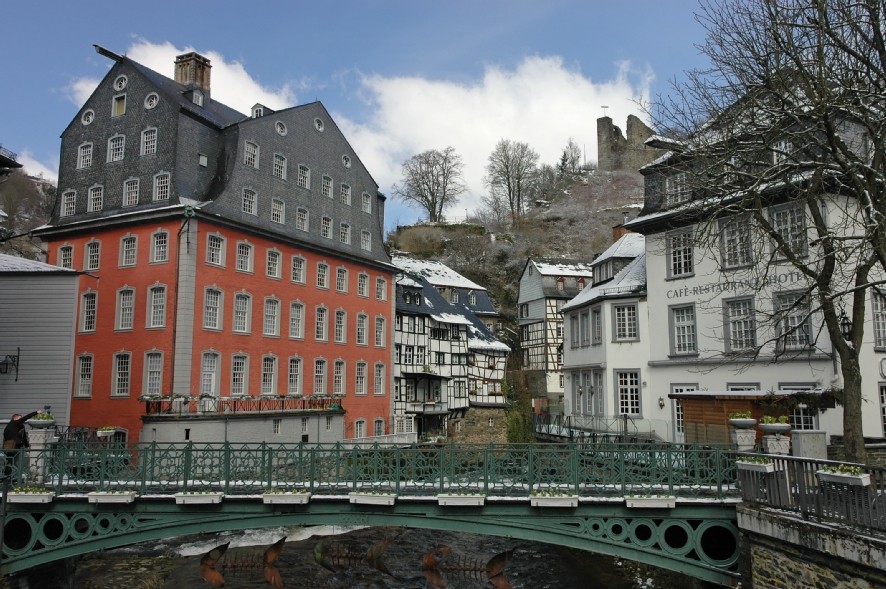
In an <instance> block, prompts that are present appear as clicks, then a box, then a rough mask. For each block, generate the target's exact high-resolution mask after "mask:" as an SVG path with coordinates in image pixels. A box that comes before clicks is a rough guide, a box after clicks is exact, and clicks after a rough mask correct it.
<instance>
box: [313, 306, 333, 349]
mask: <svg viewBox="0 0 886 589" xmlns="http://www.w3.org/2000/svg"><path fill="white" fill-rule="evenodd" d="M328 323H329V320H328V311H327V309H326V307H317V311H316V314H315V316H314V339H315V340H317V341H318V342H325V341H326V340H327V339H329V332H328Z"/></svg>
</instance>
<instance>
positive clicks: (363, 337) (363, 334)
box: [357, 313, 369, 346]
mask: <svg viewBox="0 0 886 589" xmlns="http://www.w3.org/2000/svg"><path fill="white" fill-rule="evenodd" d="M368 324H369V317H367V316H366V315H364V314H363V313H360V314H359V315H357V345H358V346H365V345H368V344H369V336H368V328H369V325H368Z"/></svg>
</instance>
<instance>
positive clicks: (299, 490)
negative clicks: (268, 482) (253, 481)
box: [261, 486, 311, 505]
mask: <svg viewBox="0 0 886 589" xmlns="http://www.w3.org/2000/svg"><path fill="white" fill-rule="evenodd" d="M261 499H262V503H269V504H281V503H283V504H289V505H304V504H305V503H307V502H308V501H310V499H311V492H310V491H308V489H306V488H305V487H286V486H283V487H266V488H265V490H264V491H262V497H261Z"/></svg>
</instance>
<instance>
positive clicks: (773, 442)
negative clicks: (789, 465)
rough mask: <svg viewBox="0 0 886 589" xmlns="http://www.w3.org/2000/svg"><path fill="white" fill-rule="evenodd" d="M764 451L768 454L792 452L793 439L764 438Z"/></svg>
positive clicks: (780, 437)
mask: <svg viewBox="0 0 886 589" xmlns="http://www.w3.org/2000/svg"><path fill="white" fill-rule="evenodd" d="M763 450H764V451H765V452H766V453H767V454H787V453H788V452H790V451H791V439H790V438H787V437H785V436H763Z"/></svg>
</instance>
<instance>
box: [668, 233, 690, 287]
mask: <svg viewBox="0 0 886 589" xmlns="http://www.w3.org/2000/svg"><path fill="white" fill-rule="evenodd" d="M667 249H668V258H667V259H668V278H678V277H683V276H692V275H693V274H694V273H695V265H694V261H693V251H694V244H693V237H692V231H679V232H676V233H669V234H668V236H667Z"/></svg>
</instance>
